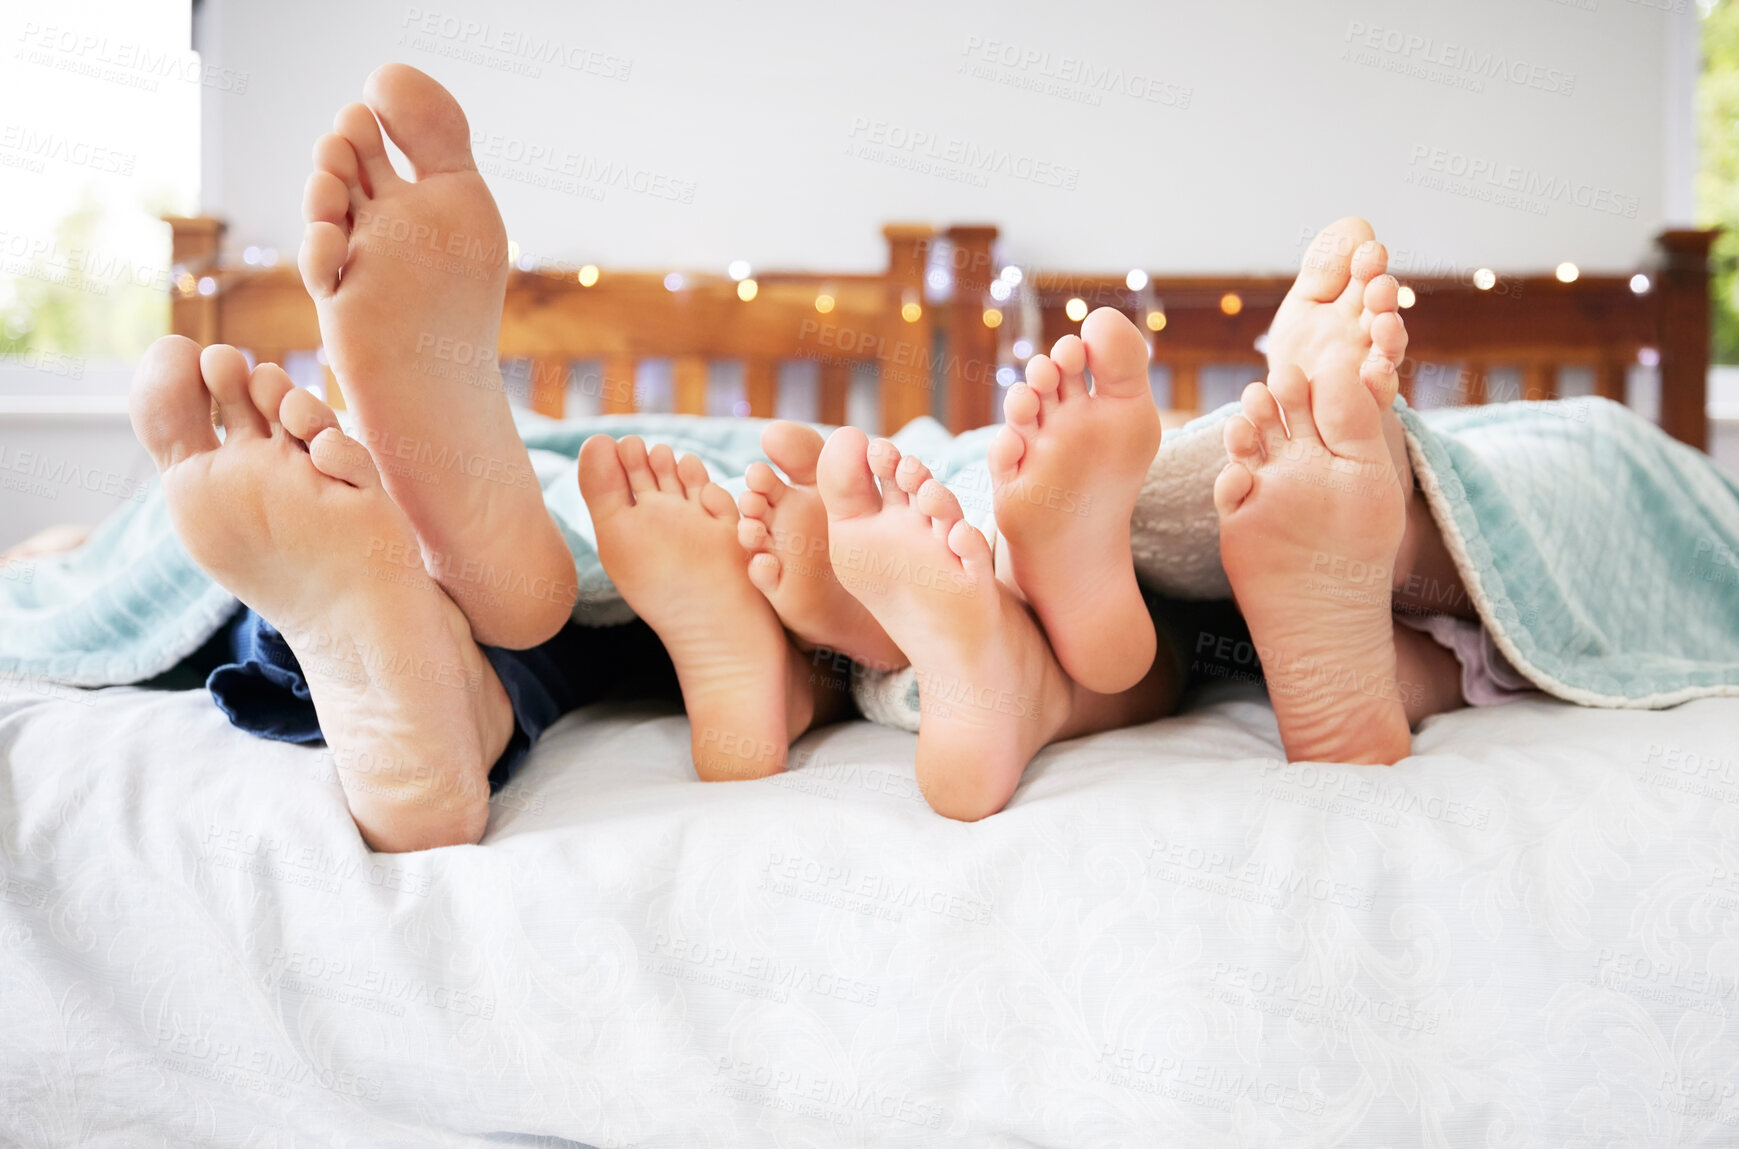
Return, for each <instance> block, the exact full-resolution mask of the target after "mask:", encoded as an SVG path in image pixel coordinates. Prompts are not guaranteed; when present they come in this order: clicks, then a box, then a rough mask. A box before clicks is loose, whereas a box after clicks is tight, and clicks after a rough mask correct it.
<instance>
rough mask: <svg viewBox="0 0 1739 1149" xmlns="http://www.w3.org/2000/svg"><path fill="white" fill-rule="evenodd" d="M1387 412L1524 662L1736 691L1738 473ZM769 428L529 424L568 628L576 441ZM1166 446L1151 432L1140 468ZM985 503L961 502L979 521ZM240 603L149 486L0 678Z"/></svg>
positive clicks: (1609, 697) (970, 442)
mask: <svg viewBox="0 0 1739 1149" xmlns="http://www.w3.org/2000/svg"><path fill="white" fill-rule="evenodd" d="M1400 408H1401V417H1402V421H1403V424H1404V425H1405V427H1406V430H1407V436H1408V440H1409V445H1410V448H1411V451H1412V455H1413V460H1414V466H1415V470H1416V471H1417V473H1418V475H1419V481H1420V483H1421V485H1422V487H1423V488H1424V491H1425V493H1426V497H1427V499H1428V500H1429V502H1430V505H1431V508H1432V511H1433V514H1434V515H1435V517H1436V519H1437V522H1438V524H1439V526H1440V527H1441V528H1442V530H1443V533H1444V537H1445V539H1446V541H1447V542H1448V544H1449V548H1450V553H1451V554H1452V555H1453V557H1454V558H1455V561H1456V563H1457V565H1458V567H1459V568H1460V570H1461V573H1462V576H1463V580H1464V582H1465V583H1466V585H1467V588H1468V591H1469V594H1470V595H1471V596H1472V599H1473V603H1474V606H1475V607H1476V608H1477V610H1478V611H1479V614H1480V617H1481V619H1482V620H1483V621H1484V623H1485V624H1486V626H1487V628H1488V629H1489V630H1490V631H1491V633H1492V635H1493V637H1494V639H1495V640H1496V642H1497V644H1498V646H1499V648H1500V649H1501V650H1502V651H1503V652H1504V654H1505V656H1506V657H1508V658H1509V659H1510V661H1511V662H1513V663H1514V664H1515V666H1516V667H1517V669H1518V670H1520V671H1521V672H1522V673H1523V674H1524V675H1526V676H1527V677H1528V678H1529V679H1530V680H1532V681H1533V682H1534V683H1535V684H1536V685H1538V686H1539V687H1540V688H1541V689H1543V690H1545V691H1547V692H1548V693H1551V694H1554V695H1556V696H1558V697H1560V698H1565V699H1568V700H1570V701H1573V702H1578V703H1582V704H1584V705H1593V706H1617V707H1647V708H1655V707H1663V706H1671V705H1674V704H1676V703H1679V702H1683V701H1686V700H1688V699H1691V698H1697V697H1701V696H1705V695H1716V694H1731V695H1739V487H1736V486H1735V485H1734V484H1733V483H1732V482H1730V481H1728V480H1727V479H1725V478H1724V477H1723V476H1722V475H1721V474H1720V473H1719V472H1718V471H1716V470H1715V469H1714V467H1713V466H1712V465H1711V464H1710V462H1709V460H1708V459H1707V457H1705V456H1703V455H1701V454H1700V453H1698V452H1696V451H1693V450H1691V449H1690V448H1687V447H1685V446H1683V445H1681V444H1679V443H1677V442H1675V441H1673V440H1672V439H1670V438H1668V437H1667V436H1666V435H1664V434H1662V433H1661V432H1660V431H1659V430H1658V429H1657V428H1655V427H1654V426H1652V425H1651V424H1648V423H1646V422H1644V421H1643V420H1641V419H1638V418H1637V417H1635V416H1634V415H1632V414H1631V413H1630V412H1629V411H1628V410H1626V409H1625V408H1623V407H1621V406H1618V405H1616V404H1612V403H1608V402H1605V401H1603V400H1589V399H1576V400H1566V401H1561V402H1555V403H1509V404H1500V405H1495V406H1490V407H1480V408H1466V409H1454V410H1445V411H1433V412H1429V413H1426V414H1425V415H1423V416H1422V415H1421V414H1420V413H1418V412H1415V411H1412V410H1410V409H1407V408H1406V407H1405V405H1404V404H1402V405H1400ZM1232 410H1233V408H1231V407H1227V408H1222V409H1221V410H1219V411H1215V412H1212V413H1210V414H1208V415H1205V416H1203V417H1202V418H1201V419H1199V420H1197V421H1196V423H1195V424H1192V425H1191V427H1190V428H1187V429H1186V432H1188V434H1186V435H1185V436H1183V438H1188V437H1189V436H1190V435H1199V434H1201V433H1203V432H1208V431H1211V430H1212V429H1213V425H1214V424H1216V423H1218V422H1221V421H1223V420H1224V419H1226V418H1227V417H1229V415H1230V413H1231V411H1232ZM763 426H764V424H763V423H762V422H761V421H760V420H752V419H733V418H698V417H686V416H674V415H634V416H605V417H599V418H593V419H577V420H569V421H564V422H558V423H551V422H548V421H538V422H527V423H525V424H524V425H523V427H522V430H523V431H524V434H525V439H526V443H527V445H528V446H529V447H530V448H531V456H532V463H533V466H534V467H535V468H536V471H537V474H538V478H539V481H540V482H541V484H542V486H543V489H544V500H545V502H546V503H547V504H548V505H549V508H550V510H551V511H552V512H553V514H554V515H555V517H556V520H557V521H558V522H559V523H560V524H561V527H562V530H563V532H564V534H565V535H566V538H567V541H568V545H569V547H570V548H571V549H572V550H573V553H574V560H575V564H576V568H577V573H578V576H579V585H580V599H579V603H578V605H577V606H576V607H575V618H576V619H577V620H578V621H580V622H583V623H588V624H593V625H606V624H611V623H616V622H621V621H624V620H625V619H626V618H627V617H629V614H628V611H627V608H626V607H625V606H624V605H623V604H622V602H621V599H620V597H619V596H617V595H616V593H615V591H614V589H613V588H612V587H611V585H610V581H609V579H608V578H607V577H606V576H605V575H604V571H603V568H602V566H601V565H600V564H599V562H598V557H597V548H596V546H595V540H594V538H593V535H592V529H591V518H590V516H589V515H588V514H587V513H586V508H585V504H584V503H583V502H582V501H581V499H580V494H579V489H578V484H577V483H576V481H575V477H574V460H575V457H576V456H577V454H578V452H579V447H580V444H581V443H582V442H584V441H585V439H586V437H587V436H589V435H592V434H595V433H597V432H600V431H602V432H606V433H608V434H612V435H626V434H639V435H643V436H645V437H646V438H647V439H648V440H652V441H657V442H665V443H669V444H670V445H671V446H672V447H673V448H675V449H676V450H677V451H678V452H679V453H680V452H684V451H692V452H694V453H695V454H697V455H699V456H700V457H701V459H702V460H703V461H704V462H705V463H706V464H707V467H708V469H709V470H710V471H711V472H712V473H713V475H714V476H715V477H717V478H720V479H725V478H729V477H733V476H740V475H741V474H742V473H743V471H744V469H745V468H746V467H747V466H748V464H749V463H751V462H753V461H755V460H757V459H760V458H762V455H761V451H760V444H759V440H760V434H761V430H762V428H763ZM991 433H992V431H991V429H988V428H987V429H983V430H980V431H973V432H969V433H967V434H965V435H962V436H958V437H950V436H948V435H947V434H946V432H944V431H943V430H942V428H941V427H940V426H939V425H937V424H936V423H934V422H932V421H930V420H919V421H918V422H916V423H914V424H912V425H911V426H909V427H907V428H906V429H905V430H904V431H902V432H901V433H900V434H899V435H898V436H896V441H897V442H899V443H900V445H901V447H902V449H903V450H906V451H908V452H917V453H919V454H921V455H922V456H923V457H924V459H925V460H926V462H929V463H930V464H931V466H932V469H933V470H934V471H935V472H936V474H937V476H938V477H939V478H941V479H942V480H943V481H944V482H947V483H950V484H951V485H954V484H956V483H959V484H960V485H961V486H962V487H963V488H965V489H967V490H970V491H975V492H983V491H984V490H987V489H988V488H987V485H986V484H984V483H982V482H979V481H976V479H974V478H973V476H974V475H975V473H977V472H980V471H981V470H982V467H983V462H982V461H983V456H984V446H985V443H986V442H987V441H988V438H989V435H990V434H991ZM1168 441H1169V440H1168ZM1198 441H1199V439H1198ZM1196 458H1201V459H1202V460H1204V461H1200V462H1197V461H1192V462H1191V463H1190V466H1192V467H1194V468H1196V469H1198V470H1199V471H1200V472H1201V474H1200V480H1201V482H1202V483H1203V484H1205V485H1211V484H1212V482H1213V478H1214V474H1215V473H1217V470H1218V466H1217V465H1215V464H1214V463H1213V462H1212V460H1211V459H1207V458H1206V457H1205V456H1202V455H1201V453H1200V452H1196V453H1195V455H1193V456H1192V459H1196ZM1166 461H1167V453H1166V448H1164V447H1162V448H1161V451H1160V459H1159V460H1157V461H1156V463H1155V466H1156V467H1159V466H1163V465H1165V464H1166ZM967 501H968V502H969V503H971V502H973V500H972V499H970V498H968V499H967ZM980 510H981V508H978V507H975V506H972V505H969V506H968V507H967V512H968V515H969V517H972V518H973V519H974V521H976V519H977V517H978V512H979V511H980ZM1164 513H1165V509H1164V508H1146V509H1145V510H1144V511H1143V512H1142V514H1143V515H1145V516H1146V517H1148V518H1149V519H1151V518H1152V517H1153V516H1154V515H1155V514H1161V515H1163V514H1164ZM25 573H28V576H29V577H22V576H23V575H24V574H25ZM235 606H236V601H235V599H234V598H233V597H232V596H230V595H229V594H228V593H227V592H226V591H224V590H223V588H221V587H219V586H217V585H216V584H214V583H213V582H212V581H211V580H210V579H208V578H207V577H206V576H205V575H204V573H202V572H201V571H200V570H199V568H198V567H196V566H195V565H194V564H193V562H192V561H191V560H190V559H189V558H188V557H187V555H186V553H185V552H184V551H183V550H182V549H181V546H180V545H179V544H178V543H177V542H176V539H175V536H174V533H173V532H172V531H171V529H170V525H169V518H168V514H167V511H166V508H165V506H164V503H163V500H162V498H161V496H160V495H158V494H157V493H156V491H155V489H153V491H152V492H151V494H150V495H149V496H148V497H147V498H145V499H144V500H141V501H137V502H130V503H129V504H128V505H127V506H125V507H123V508H122V509H121V510H120V511H118V512H117V513H116V514H115V515H114V516H113V517H111V518H110V519H109V520H108V521H107V522H105V523H104V524H103V525H102V526H101V527H100V528H99V529H98V530H97V531H96V532H95V534H93V536H92V537H91V539H90V541H89V542H88V543H87V544H86V545H85V546H83V547H81V548H79V549H78V550H76V551H73V552H70V553H69V554H66V555H63V556H56V557H50V558H46V559H38V560H34V563H33V566H32V568H30V569H29V570H28V572H24V571H20V570H18V569H16V568H15V567H14V568H13V569H10V570H9V568H7V567H0V676H7V677H23V678H36V679H44V680H49V681H53V682H58V683H65V684H69V685H77V686H104V685H113V684H119V683H128V682H137V681H141V680H143V679H147V678H150V677H152V676H154V675H156V674H159V673H161V672H163V671H165V670H168V669H169V668H171V667H172V666H174V665H175V664H176V663H177V662H179V661H180V660H181V659H183V658H185V657H186V656H187V655H189V654H191V653H192V652H193V651H195V650H197V649H198V648H199V646H200V645H201V644H202V643H203V642H205V640H206V639H207V638H209V637H210V636H211V635H212V633H213V632H214V631H215V630H216V629H217V628H218V627H219V626H220V625H222V623H223V622H224V620H225V619H226V618H228V617H229V615H230V614H231V613H232V612H233V611H234V609H235Z"/></svg>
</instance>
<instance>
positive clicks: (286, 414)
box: [254, 368, 338, 443]
mask: <svg viewBox="0 0 1739 1149" xmlns="http://www.w3.org/2000/svg"><path fill="white" fill-rule="evenodd" d="M261 370H264V368H262V369H261ZM254 375H255V376H258V375H259V371H255V372H254ZM265 409H266V408H264V407H261V408H260V410H262V411H264V410H265ZM278 422H279V423H280V424H281V425H282V426H283V428H284V430H286V431H288V432H289V433H290V434H291V436H293V437H294V438H297V439H300V440H301V441H302V442H304V443H312V442H313V441H314V438H315V436H317V435H319V434H320V432H322V431H324V430H326V429H327V428H328V427H337V426H338V416H337V414H336V413H334V411H333V410H332V408H331V407H328V406H327V405H326V404H325V403H324V402H322V401H321V400H320V397H319V396H318V395H315V394H314V393H313V392H312V391H306V390H303V389H302V388H300V387H292V388H291V389H290V390H289V391H288V392H286V393H285V394H284V397H283V398H282V399H280V400H279V401H278Z"/></svg>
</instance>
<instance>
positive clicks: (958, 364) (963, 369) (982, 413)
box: [948, 224, 997, 435]
mask: <svg viewBox="0 0 1739 1149" xmlns="http://www.w3.org/2000/svg"><path fill="white" fill-rule="evenodd" d="M948 238H949V240H950V241H952V243H953V245H954V261H953V262H954V266H953V268H952V271H953V275H954V301H953V303H951V304H950V305H949V307H948V429H949V430H950V431H953V432H954V433H955V434H956V435H958V434H959V433H960V432H962V431H967V430H970V429H972V428H973V427H983V426H985V425H986V424H989V423H994V422H996V415H995V403H996V394H997V388H996V386H995V383H996V345H997V332H996V329H995V328H992V327H987V326H985V323H984V307H985V298H986V293H987V292H988V291H989V290H990V281H991V278H992V275H991V272H992V271H993V270H994V269H993V268H992V267H991V262H992V254H991V248H992V245H994V244H995V243H996V228H994V227H992V226H990V225H989V224H956V225H955V226H953V227H950V228H949V229H948Z"/></svg>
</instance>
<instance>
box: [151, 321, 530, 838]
mask: <svg viewBox="0 0 1739 1149" xmlns="http://www.w3.org/2000/svg"><path fill="white" fill-rule="evenodd" d="M214 398H215V399H216V401H217V407H218V411H219V414H220V415H221V417H222V419H223V426H224V437H223V440H222V442H221V443H220V442H219V441H218V437H217V434H216V432H214V431H213V430H212V426H211V402H212V400H213V399H214ZM130 402H131V407H132V414H133V427H134V430H135V433H137V435H138V436H139V440H140V442H142V443H144V445H145V448H146V450H148V451H149V452H150V453H151V457H152V459H153V460H154V461H155V462H156V464H157V469H158V471H159V472H160V473H161V474H162V476H163V480H162V481H163V497H164V500H165V502H167V503H168V506H169V517H170V520H171V521H172V522H173V523H174V525H175V533H176V535H177V536H178V537H179V538H180V540H181V543H182V545H183V546H184V547H185V548H186V549H187V553H188V554H189V555H190V556H191V557H192V558H193V560H194V561H195V562H197V563H198V564H199V565H200V567H201V568H202V569H204V570H205V572H206V573H207V574H209V575H210V576H211V577H212V578H213V579H215V580H216V581H217V582H218V583H219V584H220V585H221V586H223V587H224V589H226V590H228V591H229V592H230V593H231V594H233V595H235V596H236V597H237V598H239V599H241V600H242V602H244V603H246V604H247V605H248V606H250V607H252V608H253V609H254V610H255V611H257V612H258V613H259V614H260V615H261V616H263V617H264V618H265V619H267V620H268V621H269V622H271V623H272V625H274V626H276V627H277V628H278V629H279V630H280V631H281V632H282V633H283V635H284V638H285V639H286V640H287V641H288V642H289V644H290V649H291V650H292V651H294V652H295V654H296V658H297V661H299V662H300V663H301V665H302V673H303V674H304V675H305V676H306V678H307V681H308V689H309V692H310V694H311V695H312V696H313V701H314V709H315V711H316V712H317V713H318V715H319V719H320V730H321V732H322V734H324V736H325V738H326V744H327V746H328V747H330V748H331V750H332V756H333V759H334V761H335V763H336V764H337V766H338V776H339V780H340V782H341V783H342V784H343V786H344V790H345V796H346V798H347V799H348V801H349V803H350V811H351V814H352V816H354V817H355V819H356V824H357V826H358V827H359V828H360V829H361V831H362V835H363V837H364V838H365V839H366V840H367V841H368V843H369V845H371V846H373V847H374V848H375V849H377V850H385V851H399V850H418V849H425V848H428V847H432V846H444V845H454V844H458V843H461V842H475V841H477V839H478V838H480V837H481V836H482V833H483V828H484V825H485V824H486V822H487V821H488V817H489V803H488V799H489V782H488V774H489V770H490V768H491V767H492V766H493V765H494V763H495V760H496V759H497V758H499V757H500V756H501V752H502V750H503V749H504V748H505V747H506V745H507V740H508V738H509V737H510V736H511V734H512V732H513V714H512V710H511V708H510V706H509V703H508V700H507V695H506V693H505V692H504V691H503V690H502V688H501V683H500V681H499V680H498V679H497V678H496V676H495V672H494V670H493V669H491V668H490V666H489V663H488V661H487V660H486V659H485V658H484V657H483V652H482V651H480V650H478V649H477V644H476V643H475V642H473V641H472V639H471V630H470V626H469V625H468V624H467V622H466V621H465V616H464V615H463V614H461V613H460V611H459V609H458V608H457V607H456V606H454V605H453V603H452V602H451V601H450V600H449V599H448V598H447V596H446V595H445V594H443V593H441V589H440V588H439V587H437V586H436V585H435V584H434V583H433V582H431V581H430V580H429V579H428V578H427V577H426V576H425V575H424V573H423V569H422V563H421V560H420V559H419V557H418V552H417V537H416V533H415V532H414V531H413V530H412V529H411V524H410V522H409V521H408V520H407V519H406V518H405V516H404V513H403V512H402V511H400V510H399V508H398V507H397V506H395V505H394V504H393V501H392V499H391V498H389V497H388V496H387V493H386V491H385V490H383V489H382V487H381V483H380V477H379V475H378V474H377V473H376V471H375V466H374V463H373V462H372V461H371V460H370V458H369V455H368V452H367V451H365V450H364V449H363V448H362V447H361V445H360V444H358V443H357V442H356V441H355V440H353V439H350V438H347V437H346V436H345V434H344V433H343V432H342V431H340V430H339V429H338V420H337V418H336V417H335V416H334V415H333V414H332V409H331V408H330V407H328V406H326V404H324V403H322V402H320V401H319V400H318V399H316V398H314V396H313V395H311V394H309V393H308V392H307V391H302V390H297V389H296V388H294V387H293V386H292V385H291V383H290V379H289V377H288V376H287V375H285V374H284V372H283V371H282V370H280V369H279V368H278V367H277V366H275V365H273V364H269V363H268V364H264V365H262V366H260V367H259V368H257V369H255V370H254V371H252V372H251V373H250V372H249V370H248V366H247V361H246V360H245V359H243V358H242V355H241V352H239V351H237V350H235V348H233V347H224V346H215V347H208V348H206V349H205V351H204V353H203V354H202V353H201V352H200V350H199V347H198V346H197V345H196V344H194V343H193V342H192V341H190V340H187V339H183V338H181V337H179V336H173V335H171V336H166V337H165V338H163V339H159V340H158V341H157V342H156V343H154V344H152V346H151V348H150V350H148V351H147V352H146V353H145V357H144V359H143V361H142V362H141V363H140V366H139V373H138V375H137V376H136V377H135V379H134V380H133V388H132V395H131V400H130ZM407 566H408V567H409V569H408V570H407ZM362 763H368V764H370V768H369V769H367V770H365V771H361V772H358V771H356V770H353V769H352V766H357V765H359V764H362ZM382 763H392V764H395V765H394V767H393V768H392V769H390V770H387V771H382V770H381V769H380V764H382Z"/></svg>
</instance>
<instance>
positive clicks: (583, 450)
mask: <svg viewBox="0 0 1739 1149" xmlns="http://www.w3.org/2000/svg"><path fill="white" fill-rule="evenodd" d="M580 494H581V495H583V496H584V497H585V500H586V508H587V509H588V510H589V511H591V513H592V518H593V519H595V520H601V519H607V518H609V517H610V516H611V515H614V514H616V513H617V512H618V511H624V510H627V509H628V508H629V507H631V506H633V505H634V495H633V492H632V490H631V488H630V487H629V485H628V472H627V471H626V470H624V469H623V467H622V458H621V455H620V452H619V450H618V447H617V443H616V440H614V439H612V438H610V436H608V435H593V436H592V437H591V438H590V439H587V440H586V441H585V443H584V444H583V445H582V446H581V447H580Z"/></svg>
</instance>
